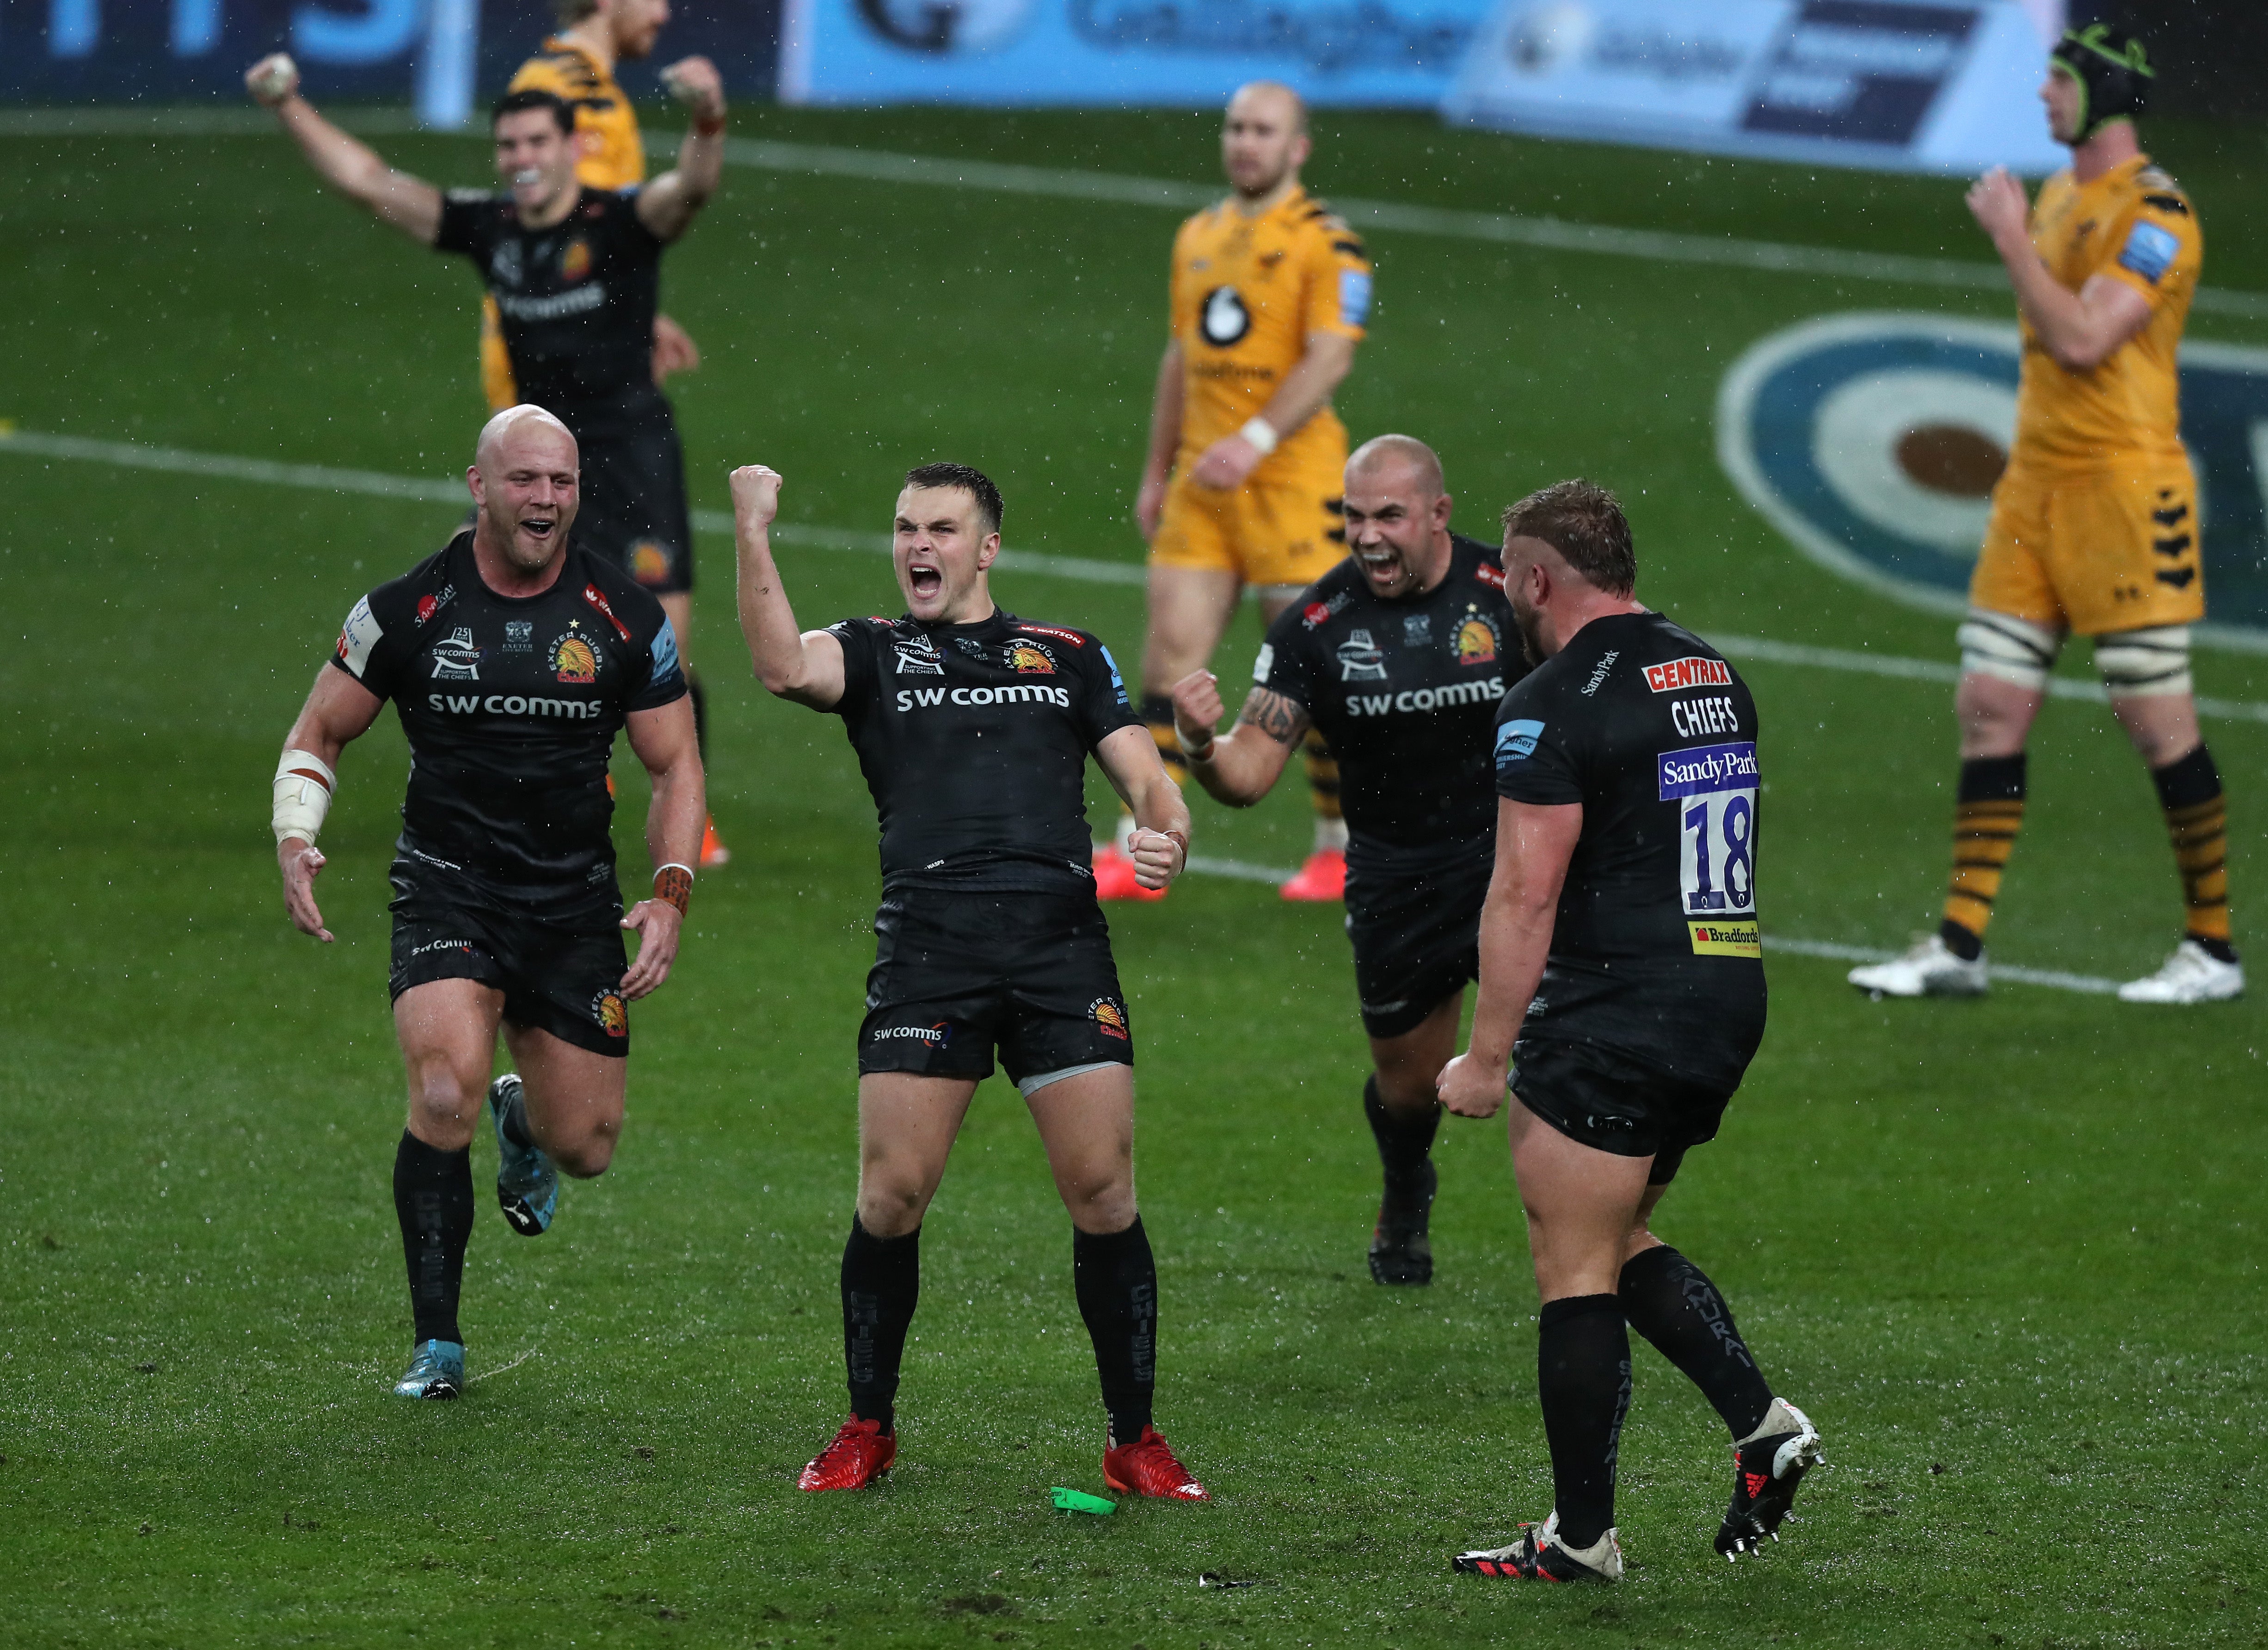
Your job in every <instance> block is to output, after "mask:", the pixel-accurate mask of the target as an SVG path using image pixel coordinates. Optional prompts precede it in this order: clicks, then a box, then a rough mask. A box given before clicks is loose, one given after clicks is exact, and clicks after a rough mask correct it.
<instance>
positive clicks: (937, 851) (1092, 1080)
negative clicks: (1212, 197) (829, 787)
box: [733, 464, 1206, 1500]
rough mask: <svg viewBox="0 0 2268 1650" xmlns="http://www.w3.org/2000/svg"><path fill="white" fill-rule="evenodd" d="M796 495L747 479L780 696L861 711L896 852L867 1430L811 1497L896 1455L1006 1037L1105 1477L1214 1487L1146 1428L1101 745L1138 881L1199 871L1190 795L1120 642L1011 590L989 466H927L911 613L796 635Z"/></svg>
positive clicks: (869, 1173) (875, 1081)
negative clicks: (1058, 1211)
mask: <svg viewBox="0 0 2268 1650" xmlns="http://www.w3.org/2000/svg"><path fill="white" fill-rule="evenodd" d="M779 489H780V478H779V476H778V475H776V474H775V473H774V472H772V471H770V470H769V469H766V468H763V467H762V466H761V465H752V466H749V467H747V468H742V469H738V470H735V471H733V516H734V519H735V521H736V523H737V526H738V530H739V539H740V628H741V630H743V631H744V632H745V633H746V635H747V639H748V652H749V656H750V658H751V659H753V660H754V662H755V671H756V675H757V678H758V679H759V680H760V681H762V683H763V684H764V686H765V687H766V688H767V689H770V691H772V692H773V693H776V694H777V695H779V696H781V697H782V698H784V699H791V700H793V701H794V702H795V703H798V704H805V705H809V706H810V707H811V708H812V709H813V710H814V711H831V712H833V713H834V714H836V715H837V716H840V717H841V718H843V728H844V731H845V732H846V733H849V734H850V736H851V745H852V747H853V748H855V749H856V750H857V751H858V766H859V769H860V770H861V771H863V772H864V773H865V777H866V785H867V788H868V789H869V790H870V791H872V792H873V796H874V807H875V811H876V813H877V814H880V821H881V857H882V904H881V909H880V911H879V912H877V913H876V915H875V918H874V933H875V939H876V945H875V954H874V967H873V971H872V972H871V973H869V974H868V975H867V976H866V1018H865V1023H864V1024H863V1025H862V1026H861V1027H860V1028H859V1032H858V1146H859V1162H858V1211H857V1212H856V1214H855V1215H854V1216H853V1217H852V1219H851V1238H850V1241H849V1242H848V1243H847V1244H846V1245H845V1246H844V1248H843V1352H844V1360H845V1362H846V1363H847V1365H848V1366H849V1373H850V1382H851V1418H850V1419H849V1420H848V1421H846V1422H845V1423H844V1424H843V1427H842V1429H841V1431H839V1432H838V1433H836V1436H835V1439H834V1441H832V1442H831V1443H829V1444H828V1446H827V1447H826V1448H825V1449H824V1450H822V1451H821V1452H820V1454H819V1455H818V1457H817V1458H816V1459H815V1460H814V1461H813V1462H812V1463H811V1464H810V1465H809V1466H808V1467H806V1468H805V1469H804V1471H803V1476H802V1477H800V1478H799V1480H798V1484H799V1487H800V1488H802V1489H806V1490H849V1489H856V1488H858V1487H859V1486H860V1485H862V1484H868V1483H871V1482H872V1481H873V1478H874V1477H875V1475H876V1474H878V1473H880V1472H883V1471H886V1470H888V1468H889V1465H890V1463H891V1462H892V1461H893V1460H895V1457H896V1455H897V1439H896V1437H895V1409H894V1404H895V1398H896V1394H897V1387H898V1366H899V1363H900V1360H901V1359H902V1355H903V1353H904V1350H905V1343H906V1330H907V1329H908V1326H909V1325H910V1324H911V1322H913V1315H914V1303H915V1299H916V1296H917V1293H918V1291H919V1287H920V1253H921V1250H920V1242H921V1222H922V1216H923V1214H924V1212H925V1211H926V1210H927V1209H928V1207H929V1204H930V1199H931V1198H932V1197H933V1196H935V1194H936V1192H937V1188H938V1182H939V1181H940V1180H941V1179H942V1178H943V1176H944V1174H945V1163H946V1153H949V1152H950V1151H951V1150H952V1147H953V1140H954V1135H955V1134H956V1133H957V1132H958V1131H959V1130H960V1127H961V1118H962V1117H963V1116H966V1115H967V1113H968V1102H969V1097H970V1096H971V1095H972V1094H974V1093H975V1092H976V1085H977V1083H978V1082H979V1081H981V1080H982V1079H984V1078H987V1077H990V1075H991V1074H992V1059H993V1051H994V1050H995V1049H996V1048H997V1049H998V1051H999V1057H1000V1063H1001V1064H1002V1065H1004V1066H1005V1067H1006V1068H1007V1072H1008V1077H1009V1079H1010V1080H1011V1081H1013V1083H1014V1084H1015V1085H1016V1086H1017V1087H1018V1088H1020V1089H1021V1090H1022V1091H1023V1094H1024V1101H1025V1103H1026V1105H1027V1106H1028V1107H1029V1108H1030V1109H1031V1113H1032V1120H1033V1121H1034V1122H1035V1123H1037V1124H1038V1125H1039V1131H1040V1138H1041V1139H1042V1141H1044V1142H1045V1143H1046V1145H1047V1151H1048V1163H1049V1167H1050V1168H1052V1169H1053V1171H1054V1173H1055V1180H1056V1187H1057V1190H1058V1191H1059V1192H1061V1193H1062V1195H1063V1200H1064V1208H1065V1209H1066V1210H1068V1211H1069V1212H1070V1214H1071V1228H1072V1232H1071V1271H1072V1278H1073V1282H1074V1285H1075V1288H1076V1291H1077V1294H1078V1297H1079V1315H1080V1316H1081V1317H1083V1318H1084V1319H1086V1328H1087V1333H1088V1335H1089V1336H1090V1337H1092V1338H1093V1340H1094V1359H1095V1364H1096V1366H1097V1367H1098V1369H1099V1370H1100V1372H1101V1377H1102V1401H1103V1404H1104V1407H1105V1409H1106V1410H1107V1411H1108V1417H1109V1436H1108V1443H1107V1445H1106V1447H1105V1450H1104V1454H1103V1457H1102V1475H1103V1478H1104V1481H1105V1482H1107V1483H1108V1484H1109V1485H1110V1486H1111V1487H1112V1488H1113V1489H1116V1490H1120V1491H1127V1492H1132V1493H1135V1494H1138V1495H1157V1496H1166V1497H1170V1498H1175V1499H1182V1500H1204V1499H1206V1497H1205V1492H1204V1487H1203V1486H1202V1485H1201V1484H1198V1483H1197V1480H1196V1479H1195V1478H1193V1477H1190V1476H1189V1473H1188V1471H1187V1470H1184V1469H1183V1468H1182V1464H1181V1462H1178V1461H1176V1460H1175V1458H1174V1452H1173V1451H1172V1450H1171V1449H1170V1448H1168V1447H1167V1444H1166V1440H1164V1439H1163V1438H1161V1437H1160V1436H1159V1435H1158V1431H1157V1429H1156V1428H1155V1427H1154V1426H1152V1425H1151V1398H1152V1391H1153V1389H1154V1387H1155V1384H1156V1379H1157V1362H1156V1338H1157V1323H1158V1271H1157V1267H1156V1266H1155V1264H1153V1263H1152V1259H1151V1255H1150V1240H1149V1238H1148V1236H1147V1235H1146V1234H1145V1233H1144V1231H1143V1229H1142V1219H1141V1216H1140V1214H1139V1213H1138V1212H1137V1210H1136V1208H1135V1203H1134V1072H1133V1064H1134V1043H1133V1032H1132V1028H1131V1026H1130V1024H1129V1023H1128V1020H1127V1014H1126V998H1125V997H1124V995H1123V993H1122V992H1121V991H1120V990H1119V988H1118V970H1117V966H1116V964H1115V963H1114V962H1113V961H1111V955H1110V936H1109V930H1108V926H1107V925H1106V924H1105V923H1104V921H1103V917H1102V908H1101V906H1100V905H1098V904H1097V903H1096V902H1095V895H1094V873H1093V872H1092V870H1091V868H1090V866H1091V862H1092V850H1091V848H1090V846H1089V843H1090V838H1089V836H1088V835H1087V824H1086V759H1087V757H1088V756H1089V755H1093V756H1094V759H1095V761H1096V762H1099V763H1101V767H1102V770H1103V772H1104V773H1105V774H1107V775H1108V776H1109V778H1110V782H1111V784H1113V785H1114V786H1116V789H1117V791H1118V793H1119V795H1120V796H1121V797H1122V798H1123V799H1125V801H1126V804H1127V806H1128V807H1131V808H1132V809H1133V811H1134V817H1135V820H1136V821H1137V826H1138V829H1136V831H1135V834H1134V840H1133V844H1132V847H1133V853H1132V858H1133V860H1134V864H1135V866H1136V870H1137V873H1138V875H1139V876H1140V877H1141V879H1142V880H1143V885H1144V886H1145V887H1147V888H1164V887H1166V886H1167V884H1168V883H1169V882H1171V881H1172V880H1173V879H1174V877H1175V875H1176V874H1178V873H1179V872H1180V871H1181V869H1182V865H1183V864H1184V862H1185V861H1186V859H1187V858H1188V853H1189V809H1188V807H1186V806H1184V805H1183V803H1182V793H1181V792H1180V790H1179V789H1178V788H1177V787H1176V786H1175V784H1174V782H1173V781H1172V780H1171V779H1170V778H1168V777H1167V775H1166V770H1165V767H1164V764H1163V763H1162V762H1160V760H1159V757H1158V748H1157V744H1156V741H1155V740H1152V738H1151V737H1150V734H1149V733H1148V731H1147V730H1146V729H1145V727H1144V726H1143V725H1142V718H1140V717H1139V716H1138V715H1137V714H1136V713H1135V711H1134V709H1133V707H1132V706H1131V705H1130V704H1129V703H1127V698H1126V688H1125V684H1124V683H1123V681H1121V680H1120V679H1119V674H1118V667H1117V665H1116V663H1115V662H1114V661H1113V660H1112V659H1111V657H1110V654H1109V652H1108V651H1107V650H1106V649H1105V648H1104V647H1103V645H1102V644H1101V642H1099V641H1097V640H1096V639H1095V638H1094V637H1092V636H1089V635H1087V634H1086V632H1085V631H1082V630H1067V629H1064V628H1063V627H1061V626H1057V625H1052V624H1034V623H1031V622H1028V621H1027V620H1022V619H1019V618H1017V617H1016V616H1015V615H1013V614H1009V613H1004V612H1002V611H1001V610H1000V609H999V608H998V607H996V606H994V605H993V601H992V596H991V592H990V589H989V587H988V586H987V582H986V576H985V574H986V570H987V569H988V568H990V566H991V564H992V562H993V559H994V558H995V557H996V556H998V554H999V550H1000V494H999V491H998V489H996V488H995V487H994V486H993V485H992V483H991V482H990V481H989V480H987V479H986V478H985V477H984V476H983V475H982V474H980V473H979V472H978V471H976V470H974V469H971V468H968V466H966V465H962V464H929V465H924V466H923V467H922V468H918V469H916V470H913V471H911V472H909V474H908V475H907V476H906V485H905V490H904V491H902V493H900V494H899V495H898V504H897V514H896V520H895V530H894V537H893V556H894V558H895V564H896V569H897V578H898V587H899V589H900V590H901V591H902V593H904V596H905V601H906V612H905V615H904V616H903V617H902V618H898V619H881V618H873V619H848V620H845V621H843V622H842V623H840V624H836V625H833V626H830V627H829V628H828V629H827V630H812V631H808V632H804V633H799V632H798V630H797V629H796V623H795V614H794V612H793V610H792V608H790V606H789V603H788V599H787V595H786V593H785V592H784V591H783V590H782V589H781V588H780V577H779V569H778V568H777V565H775V564H774V563H773V560H772V552H771V542H770V527H771V521H772V517H773V515H774V514H775V513H776V512H777V510H778V507H779Z"/></svg>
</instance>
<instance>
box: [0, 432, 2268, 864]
mask: <svg viewBox="0 0 2268 1650" xmlns="http://www.w3.org/2000/svg"><path fill="white" fill-rule="evenodd" d="M0 453H16V454H19V455H22V456H26V457H38V458H55V459H78V460H85V461H88V462H92V463H96V464H113V465H117V466H120V467H122V468H127V469H141V470H165V471H170V472H172V473H173V474H175V475H210V476H215V477H217V478H220V479H222V480H226V481H240V482H265V483H268V484H269V485H272V486H277V487H304V488H307V489H310V490H314V491H317V492H335V493H359V494H363V495H365V496H367V497H377V498H401V499H411V500H416V501H418V502H420V503H426V502H430V503H434V504H446V505H464V506H467V507H469V505H470V502H471V501H470V498H469V497H468V494H467V493H466V491H465V486H464V483H463V482H459V481H443V480H439V479H435V480H431V481H428V480H425V479H423V478H422V477H418V476H415V475H385V474H382V473H380V472H379V471H377V470H356V469H342V468H337V467H335V466H333V465H328V464H279V463H276V461H274V460H269V459H249V458H239V457H237V456H235V455H234V454H232V453H196V452H192V451H190V450H188V449H187V448H184V447H158V446H142V445H141V444H139V443H137V442H131V441H98V440H93V439H91V438H87V437H85V436H59V435H47V434H44V433H42V432H40V431H32V430H12V429H9V428H7V427H6V426H5V425H4V424H0ZM693 525H694V527H696V529H698V530H699V531H701V532H703V533H716V534H726V535H729V534H731V533H732V531H733V518H732V517H731V516H729V515H727V514H725V512H723V511H721V510H696V511H695V512H693ZM772 536H773V537H774V538H775V539H777V540H778V541H780V542H781V543H783V544H793V545H797V546H799V547H801V548H803V549H815V550H855V551H859V552H862V553H866V554H872V555H878V556H887V555H888V554H889V553H890V541H889V539H888V537H887V535H885V534H880V533H856V532H852V531H851V530H849V529H847V528H843V527H814V526H811V525H808V524H806V523H801V522H793V521H784V522H775V523H774V524H773V526H772ZM998 566H1000V567H1002V568H1004V569H1005V570H1006V571H1010V572H1023V573H1031V574H1035V575H1036V576H1038V577H1041V578H1068V579H1075V580H1077V581H1079V582H1080V583H1083V584H1094V585H1125V586H1138V585H1141V584H1143V583H1144V582H1145V577H1146V576H1145V573H1144V571H1143V569H1142V565H1141V564H1140V563H1138V562H1105V561H1098V560H1095V559H1094V558H1092V557H1088V556H1057V555H1052V554H1049V553H1047V552H1044V551H1040V550H1003V551H1001V553H1000V559H999V562H998ZM1712 640H1714V642H1715V643H1716V645H1717V647H1718V648H1719V651H1720V652H1723V653H1725V654H1726V655H1727V657H1728V658H1732V659H1749V660H1754V661H1756V662H1759V663H1763V664H1771V665H1792V666H1794V667H1797V668H1799V669H1806V670H1826V671H1834V672H1837V673H1840V674H1854V675H1862V676H1895V677H1900V678H1904V680H1907V681H1933V682H1942V683H1946V684H1948V685H1949V684H1951V683H1953V682H1955V681H1959V680H1960V678H1961V672H1960V669H1959V668H1958V667H1955V666H1954V665H1951V664H1948V663H1947V662H1945V661H1944V660H1942V659H1909V658H1906V657H1904V656H1903V655H1901V654H1896V653H1867V652H1859V650H1857V649H1855V648H1845V647H1814V646H1811V645H1808V644H1806V643H1801V642H1775V641H1771V640H1768V639H1766V638H1764V637H1753V636H1719V637H1713V638H1712ZM2048 693H2049V695H2050V696H2051V697H2054V698H2058V699H2080V700H2085V701H2086V702H2088V703H2091V704H2103V703H2109V701H2110V695H2109V694H2108V693H2106V692H2105V691H2104V690H2103V687H2102V683H2101V682H2099V681H2079V680H2073V679H2072V678H2070V677H2065V676H2056V677H2051V678H2050V679H2049V681H2048ZM2197 707H2198V712H2199V713H2200V714H2202V715H2205V716H2209V717H2218V718H2224V719H2226V720H2229V721H2239V722H2268V702H2264V701H2261V700H2257V699H2216V698H2211V697H2200V698H2199V699H2198V702H2197ZM1225 874H1231V875H1233V874H1241V873H1225Z"/></svg>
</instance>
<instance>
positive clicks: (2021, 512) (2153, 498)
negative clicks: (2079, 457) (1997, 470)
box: [1969, 457, 2205, 636]
mask: <svg viewBox="0 0 2268 1650" xmlns="http://www.w3.org/2000/svg"><path fill="white" fill-rule="evenodd" d="M2199 551H2200V545H2199V534H2198V520H2197V479H2196V477H2195V476H2193V475H2191V473H2190V466H2189V460H2187V459H2186V458H2183V457H2175V458H2164V459H2147V460H2133V461H2131V462H2126V463H2122V464H2119V465H2117V466H2115V467H2111V468H2104V469H2102V470H2095V471H2089V472H2085V473H2073V474H2064V473H2057V472H2043V471H2029V472H2027V471H2023V470H2019V469H2017V468H2014V466H2011V467H2010V468H2009V469H2008V470H2007V473H2005V474H2004V475H2002V476H2001V477H2000V481H1999V485H1997V486H1996V487H1994V488H1993V490H1992V521H1991V523H1990V525H1989V526H1987V527H1986V528H1985V548H1984V549H1983V551H1982V552H1981V553H1980V554H1979V555H1978V556H1977V571H1975V573H1974V574H1972V575H1971V576H1970V581H1969V600H1970V603H1971V605H1973V606H1976V607H1979V608H1986V609H1988V610H1989V611H1991V612H1993V613H2006V614H2010V615H2014V617H2016V618H2019V619H2029V620H2030V621H2031V622H2033V623H2034V624H2038V625H2043V626H2045V627H2047V628H2048V629H2050V630H2071V631H2074V632H2076V633H2077V634H2079V635H2080V636H2104V635H2108V634H2110V632H2112V631H2116V630H2141V629H2144V628H2146V627H2149V626H2153V625H2161V624H2194V623H2196V622H2198V620H2199V619H2202V618H2203V617H2205V572H2204V567H2203V564H2202V559H2201V556H2200V554H2199Z"/></svg>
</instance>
